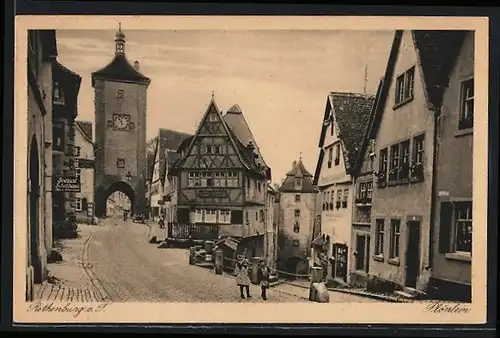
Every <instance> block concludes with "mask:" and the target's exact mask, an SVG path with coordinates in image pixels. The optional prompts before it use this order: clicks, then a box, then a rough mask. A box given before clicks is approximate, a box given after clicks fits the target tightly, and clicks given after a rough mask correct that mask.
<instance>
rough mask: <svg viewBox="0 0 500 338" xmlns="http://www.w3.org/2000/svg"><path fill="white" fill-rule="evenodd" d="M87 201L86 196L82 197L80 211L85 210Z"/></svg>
mask: <svg viewBox="0 0 500 338" xmlns="http://www.w3.org/2000/svg"><path fill="white" fill-rule="evenodd" d="M87 209H88V203H87V199H86V198H82V211H87Z"/></svg>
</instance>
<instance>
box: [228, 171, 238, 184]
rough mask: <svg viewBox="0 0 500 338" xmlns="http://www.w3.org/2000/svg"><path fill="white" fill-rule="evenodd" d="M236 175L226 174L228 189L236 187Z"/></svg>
mask: <svg viewBox="0 0 500 338" xmlns="http://www.w3.org/2000/svg"><path fill="white" fill-rule="evenodd" d="M238 183H239V182H238V173H235V172H228V173H227V186H228V187H237V186H238V185H239V184H238Z"/></svg>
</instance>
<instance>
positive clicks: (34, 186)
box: [28, 136, 42, 283]
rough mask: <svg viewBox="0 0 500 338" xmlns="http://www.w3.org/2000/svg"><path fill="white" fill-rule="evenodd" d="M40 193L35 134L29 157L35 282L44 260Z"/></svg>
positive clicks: (30, 220) (30, 217) (32, 260)
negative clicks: (40, 249)
mask: <svg viewBox="0 0 500 338" xmlns="http://www.w3.org/2000/svg"><path fill="white" fill-rule="evenodd" d="M39 195H40V163H39V157H38V145H37V142H36V138H35V136H33V138H32V139H31V144H30V157H29V221H28V222H29V234H30V239H29V241H30V243H29V262H30V265H31V266H32V267H33V279H34V282H35V283H41V282H42V261H41V258H40V254H39V252H38V247H39V243H40V227H39V223H40V219H39V209H38V208H39V203H38V197H39Z"/></svg>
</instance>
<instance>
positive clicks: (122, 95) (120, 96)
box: [117, 89, 125, 99]
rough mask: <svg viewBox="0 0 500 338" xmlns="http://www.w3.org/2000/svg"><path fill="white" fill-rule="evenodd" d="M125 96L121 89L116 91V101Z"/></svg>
mask: <svg viewBox="0 0 500 338" xmlns="http://www.w3.org/2000/svg"><path fill="white" fill-rule="evenodd" d="M124 96H125V94H124V91H123V89H118V91H117V98H118V99H123V98H124Z"/></svg>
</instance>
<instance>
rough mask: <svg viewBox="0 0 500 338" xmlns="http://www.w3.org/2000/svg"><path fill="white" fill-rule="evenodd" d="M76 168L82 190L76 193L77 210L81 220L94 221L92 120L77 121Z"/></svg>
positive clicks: (78, 218)
mask: <svg viewBox="0 0 500 338" xmlns="http://www.w3.org/2000/svg"><path fill="white" fill-rule="evenodd" d="M75 126H76V128H75V129H76V135H75V151H74V155H75V158H76V170H77V175H79V177H80V186H81V189H80V192H77V193H76V194H75V212H76V215H77V220H78V221H79V222H86V223H92V222H93V217H94V142H93V140H92V135H93V132H92V122H89V121H76V123H75Z"/></svg>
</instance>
